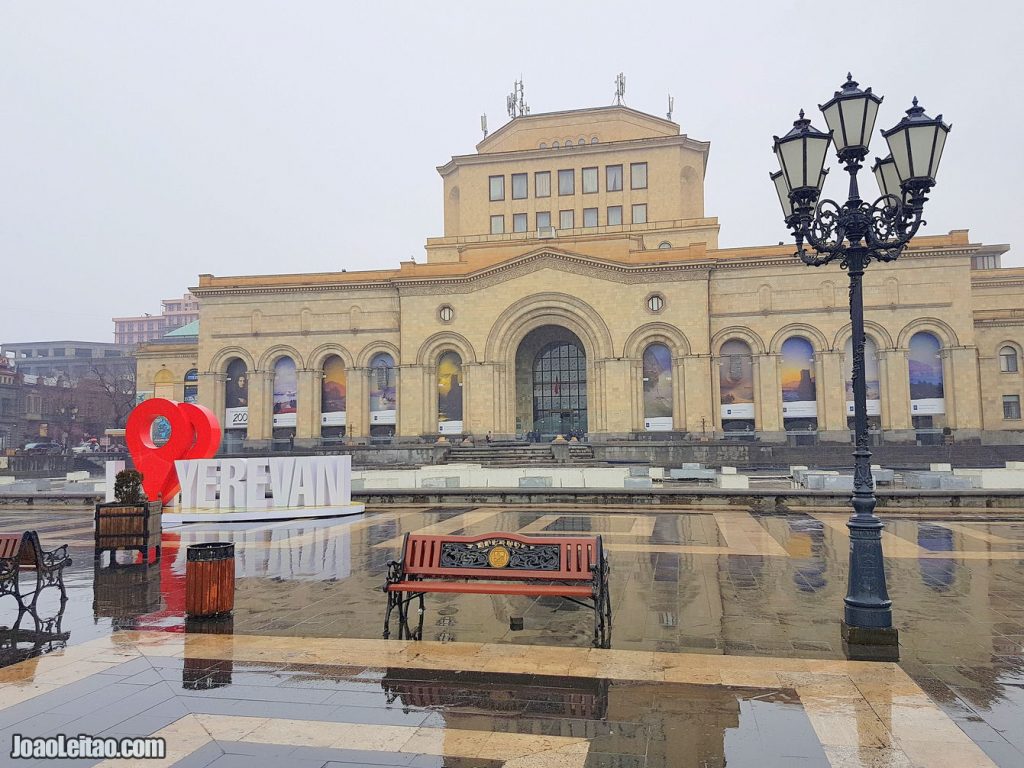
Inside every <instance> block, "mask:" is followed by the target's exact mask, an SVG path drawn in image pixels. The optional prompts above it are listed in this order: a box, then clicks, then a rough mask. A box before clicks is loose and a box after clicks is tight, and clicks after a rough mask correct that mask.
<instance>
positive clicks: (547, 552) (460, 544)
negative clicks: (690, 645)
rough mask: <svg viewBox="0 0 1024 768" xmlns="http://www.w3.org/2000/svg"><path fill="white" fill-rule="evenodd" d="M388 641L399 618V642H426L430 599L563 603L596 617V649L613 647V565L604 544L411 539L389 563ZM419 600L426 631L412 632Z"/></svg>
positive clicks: (551, 539)
mask: <svg viewBox="0 0 1024 768" xmlns="http://www.w3.org/2000/svg"><path fill="white" fill-rule="evenodd" d="M384 592H385V593H387V596H388V606H387V613H386V614H385V616H384V637H385V639H386V638H388V637H390V635H391V612H392V611H394V610H397V611H398V623H399V627H398V636H399V638H400V639H403V640H404V639H409V640H422V639H423V612H424V606H423V596H424V595H425V594H426V593H428V592H445V593H449V594H451V593H457V594H473V595H523V596H525V597H561V598H564V599H566V600H569V601H571V602H573V603H576V604H577V605H582V606H583V607H584V608H590V609H591V610H593V612H594V646H595V647H599V648H607V647H609V645H610V644H611V629H612V605H611V597H610V595H609V593H608V557H607V555H605V552H604V546H603V544H602V542H601V537H600V536H521V535H518V534H514V533H485V534H483V535H482V536H421V535H417V534H409V533H407V534H405V539H404V540H403V542H402V559H401V560H392V561H391V562H389V563H388V575H387V581H386V583H385V584H384ZM417 598H418V599H419V625H418V626H417V628H416V631H415V632H413V631H411V630H410V628H409V603H411V602H412V601H413V600H414V599H417Z"/></svg>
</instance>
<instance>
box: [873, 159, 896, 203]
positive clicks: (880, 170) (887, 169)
mask: <svg viewBox="0 0 1024 768" xmlns="http://www.w3.org/2000/svg"><path fill="white" fill-rule="evenodd" d="M871 172H872V173H873V174H875V180H876V181H877V182H878V191H879V192H881V193H882V194H883V195H891V196H892V197H895V198H896V199H897V200H902V199H903V191H902V190H901V189H900V175H899V174H898V173H897V172H896V161H895V160H893V159H892V155H889V156H888V157H885V158H880V157H876V158H875V164H874V165H873V166H871Z"/></svg>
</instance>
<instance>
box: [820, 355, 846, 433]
mask: <svg viewBox="0 0 1024 768" xmlns="http://www.w3.org/2000/svg"><path fill="white" fill-rule="evenodd" d="M815 357H816V358H817V360H818V362H816V364H815V365H816V375H818V376H820V378H819V379H818V383H817V390H818V431H819V436H820V437H821V439H822V440H828V441H831V442H836V443H849V442H850V431H849V430H848V429H847V428H846V384H845V382H844V381H843V355H842V353H841V352H837V351H828V352H818V353H816V354H815Z"/></svg>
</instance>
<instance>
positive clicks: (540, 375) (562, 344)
mask: <svg viewBox="0 0 1024 768" xmlns="http://www.w3.org/2000/svg"><path fill="white" fill-rule="evenodd" d="M533 429H534V431H536V432H539V433H540V434H541V436H542V437H549V436H552V437H553V436H554V435H564V436H566V437H570V436H571V435H575V436H577V437H583V435H584V434H586V431H587V356H586V354H585V353H584V351H583V349H582V348H581V347H580V346H579V345H578V344H576V343H575V342H573V341H556V342H554V343H552V344H549V345H547V346H546V347H544V348H543V349H541V351H540V352H539V353H538V354H537V357H536V358H535V359H534V363H533Z"/></svg>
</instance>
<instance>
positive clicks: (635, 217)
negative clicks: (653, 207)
mask: <svg viewBox="0 0 1024 768" xmlns="http://www.w3.org/2000/svg"><path fill="white" fill-rule="evenodd" d="M630 213H631V214H632V223H633V224H646V223H647V204H646V203H637V204H635V205H633V206H632V209H631V210H630ZM535 218H536V225H537V227H536V228H537V230H538V231H542V230H546V229H549V228H550V227H551V211H537V214H536V216H535ZM605 224H606V225H607V226H609V227H615V226H618V225H620V224H622V206H621V205H609V206H608V212H607V214H606V216H605ZM583 226H584V227H597V226H600V224H599V222H598V216H597V208H584V209H583ZM558 228H559V229H575V228H576V211H573V210H568V211H559V212H558ZM512 231H513V232H528V231H529V214H526V213H513V214H512ZM491 234H492V235H503V234H505V217H504V216H503V215H501V214H497V215H494V216H491Z"/></svg>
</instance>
